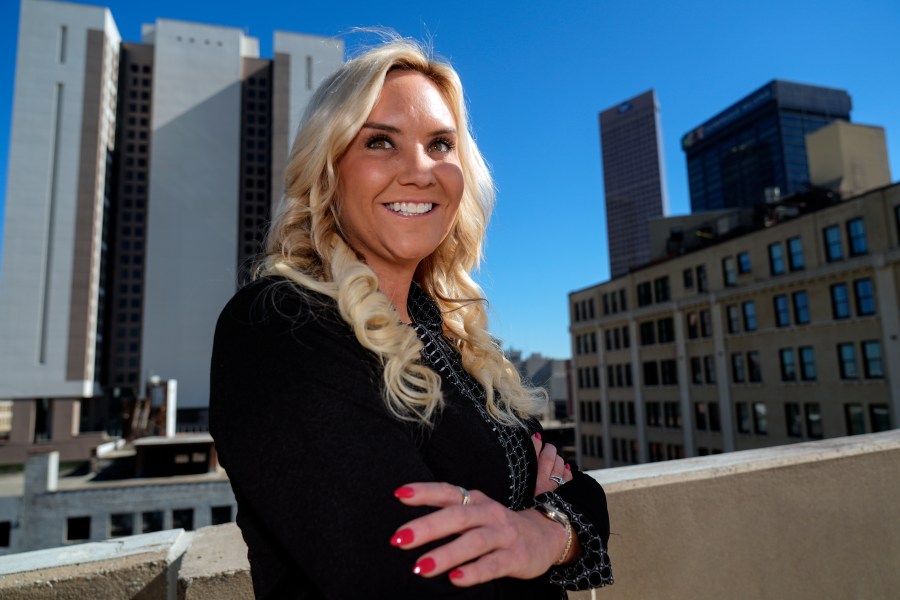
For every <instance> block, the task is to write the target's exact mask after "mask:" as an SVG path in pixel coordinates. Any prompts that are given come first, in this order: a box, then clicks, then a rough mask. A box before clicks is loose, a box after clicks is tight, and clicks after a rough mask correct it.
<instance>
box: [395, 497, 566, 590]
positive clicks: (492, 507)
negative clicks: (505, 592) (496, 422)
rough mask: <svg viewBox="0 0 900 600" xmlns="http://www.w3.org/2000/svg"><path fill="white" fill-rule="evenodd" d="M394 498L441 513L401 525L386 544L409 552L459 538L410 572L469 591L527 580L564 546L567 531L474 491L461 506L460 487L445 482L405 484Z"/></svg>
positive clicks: (535, 514) (533, 512) (540, 571)
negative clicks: (500, 581) (496, 581)
mask: <svg viewBox="0 0 900 600" xmlns="http://www.w3.org/2000/svg"><path fill="white" fill-rule="evenodd" d="M394 495H395V496H397V498H398V499H399V500H400V502H403V503H404V504H407V505H409V506H438V507H441V508H440V510H438V511H436V512H433V513H431V514H428V515H426V516H424V517H420V518H418V519H414V520H412V521H410V522H408V523H406V524H404V525H401V526H400V527H399V528H398V529H397V532H396V533H395V534H394V536H393V537H392V538H391V545H393V546H398V547H400V548H402V549H404V550H413V549H415V548H418V547H419V546H422V545H423V544H427V543H429V542H434V541H436V540H441V539H444V538H447V537H449V536H453V535H458V536H459V537H457V538H456V539H453V540H451V541H449V542H447V543H446V544H443V545H442V546H439V547H437V548H435V549H433V550H431V551H429V552H427V553H426V554H424V555H423V556H421V557H419V559H418V561H416V568H415V571H414V572H415V573H416V574H417V575H421V576H422V577H435V576H437V575H440V574H442V573H446V572H448V571H449V572H450V574H449V576H450V581H451V582H453V584H454V585H457V586H460V587H468V586H471V585H475V584H478V583H483V582H485V581H490V580H492V579H497V578H500V577H515V578H519V579H531V578H534V577H537V576H539V575H541V574H543V573H544V572H546V571H547V569H549V568H550V567H551V566H552V565H553V563H554V562H555V561H556V560H557V559H558V558H559V557H560V554H562V552H563V550H564V549H565V547H566V541H567V540H566V530H565V528H564V527H562V526H561V525H560V524H559V523H555V522H553V521H551V520H550V519H547V518H546V517H545V516H544V515H542V514H540V513H538V512H537V511H536V510H523V511H513V510H509V509H508V508H506V507H505V506H503V505H502V504H500V503H499V502H497V501H495V500H492V499H491V498H489V497H488V496H486V495H484V494H482V493H481V492H479V491H477V490H472V491H471V492H469V498H470V499H469V503H468V504H463V503H462V501H463V498H464V496H463V491H462V490H461V488H459V487H457V486H455V485H451V484H449V483H410V484H408V485H405V486H403V487H401V488H399V489H398V490H397V491H396V492H395V493H394Z"/></svg>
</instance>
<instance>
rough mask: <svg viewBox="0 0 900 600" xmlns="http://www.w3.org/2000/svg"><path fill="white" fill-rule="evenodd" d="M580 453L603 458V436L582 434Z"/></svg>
mask: <svg viewBox="0 0 900 600" xmlns="http://www.w3.org/2000/svg"><path fill="white" fill-rule="evenodd" d="M581 454H583V455H584V456H592V457H594V458H603V436H600V435H590V434H582V436H581Z"/></svg>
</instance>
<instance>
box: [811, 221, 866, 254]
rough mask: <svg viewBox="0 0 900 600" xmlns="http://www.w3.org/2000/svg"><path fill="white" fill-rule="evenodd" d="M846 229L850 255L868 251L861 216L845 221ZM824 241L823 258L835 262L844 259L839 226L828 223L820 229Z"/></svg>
mask: <svg viewBox="0 0 900 600" xmlns="http://www.w3.org/2000/svg"><path fill="white" fill-rule="evenodd" d="M845 227H846V230H847V250H848V254H849V255H850V256H851V257H852V256H861V255H863V254H866V253H868V252H869V243H868V241H867V240H866V224H865V222H864V221H863V219H862V217H857V218H855V219H850V220H849V221H847V222H846V223H845ZM822 237H823V239H824V242H825V260H827V261H828V262H835V261H839V260H843V259H844V245H843V240H842V239H841V226H840V225H829V226H828V227H826V228H824V229H823V230H822Z"/></svg>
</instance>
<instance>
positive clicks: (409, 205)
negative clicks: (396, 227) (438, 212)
mask: <svg viewBox="0 0 900 600" xmlns="http://www.w3.org/2000/svg"><path fill="white" fill-rule="evenodd" d="M385 206H387V207H388V208H389V209H391V210H392V211H394V212H396V213H400V214H401V215H403V216H405V217H408V216H411V215H424V214H425V213H427V212H429V211H430V210H431V209H432V208H434V204H433V203H432V202H392V203H390V204H385Z"/></svg>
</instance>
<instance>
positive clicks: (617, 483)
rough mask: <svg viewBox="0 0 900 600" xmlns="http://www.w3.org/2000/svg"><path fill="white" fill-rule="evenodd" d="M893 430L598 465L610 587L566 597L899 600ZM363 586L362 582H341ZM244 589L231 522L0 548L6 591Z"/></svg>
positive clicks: (126, 594)
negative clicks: (13, 550) (608, 529)
mask: <svg viewBox="0 0 900 600" xmlns="http://www.w3.org/2000/svg"><path fill="white" fill-rule="evenodd" d="M898 464H900V430H893V431H888V432H884V433H877V434H869V435H861V436H854V437H848V438H837V439H830V440H825V441H820V442H811V443H804V444H794V445H791V446H781V447H777V448H765V449H761V450H747V451H742V452H733V453H730V454H721V455H717V456H709V457H699V458H692V459H684V460H680V461H669V462H665V463H653V464H646V465H636V466H633V467H621V468H616V469H606V470H603V471H593V472H591V473H590V474H591V475H592V476H593V477H595V478H596V479H597V480H598V481H600V482H601V483H602V484H603V486H604V487H605V489H606V491H607V497H608V501H609V508H610V514H611V517H612V530H613V536H612V538H611V541H610V555H611V557H612V560H613V574H614V576H615V579H616V583H615V585H613V586H611V587H609V588H604V589H600V590H592V591H588V592H579V593H570V594H569V598H571V599H573V600H596V599H599V598H602V599H603V600H637V599H641V600H653V599H657V598H658V599H663V598H665V599H667V600H673V599H674V600H678V599H680V598H684V599H688V598H690V599H691V600H707V599H708V600H713V599H715V600H719V599H721V598H728V599H729V600H734V599H736V600H767V599H770V598H791V599H792V600H819V599H821V598H893V597H896V590H897V589H900V569H897V565H898V564H900V538H898V536H897V534H896V529H897V528H896V524H897V523H900V479H898V478H897V465H898ZM348 585H349V586H357V587H358V588H359V596H360V597H365V589H364V587H363V586H362V582H357V581H348ZM6 597H15V598H25V599H30V598H42V599H43V598H48V599H60V600H62V599H67V598H111V599H117V598H140V599H141V600H156V599H160V600H163V599H165V600H174V599H178V600H207V599H209V600H213V599H215V600H232V599H235V600H237V599H241V600H242V599H245V598H252V597H253V592H252V585H251V580H250V573H249V564H248V562H247V559H246V546H245V545H244V543H243V539H242V537H241V534H240V531H239V530H238V529H237V527H236V526H235V525H234V524H227V525H219V526H216V527H208V528H204V529H201V530H199V531H197V532H195V533H187V532H184V531H182V530H180V529H179V530H172V531H164V532H158V533H154V534H146V535H140V536H132V537H130V538H119V539H116V540H113V541H107V542H101V543H92V544H83V545H79V546H68V547H64V548H57V549H51V550H40V551H36V552H27V553H22V554H15V555H10V556H6V557H0V598H6Z"/></svg>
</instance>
